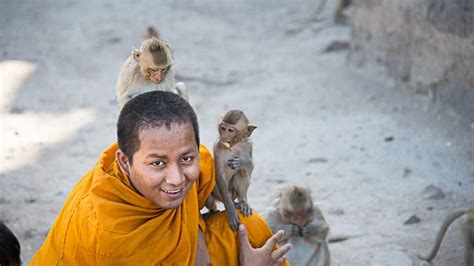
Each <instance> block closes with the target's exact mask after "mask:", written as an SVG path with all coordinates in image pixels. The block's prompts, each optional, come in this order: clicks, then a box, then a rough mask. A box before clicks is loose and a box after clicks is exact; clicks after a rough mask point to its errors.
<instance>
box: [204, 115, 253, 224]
mask: <svg viewBox="0 0 474 266" xmlns="http://www.w3.org/2000/svg"><path fill="white" fill-rule="evenodd" d="M256 128H257V126H255V125H253V124H249V120H248V119H247V117H246V116H245V114H244V113H243V112H242V111H239V110H230V111H227V112H226V113H225V114H224V115H223V116H222V117H221V120H220V122H219V124H218V130H219V137H218V139H217V141H216V143H215V144H214V163H215V168H216V187H215V188H214V190H213V192H212V194H211V196H209V199H208V200H207V203H206V207H207V208H208V209H209V210H210V211H211V212H214V211H216V210H217V206H216V202H215V200H216V199H217V200H219V201H221V202H222V203H224V206H225V209H226V211H227V219H228V221H229V225H230V227H232V228H233V229H234V230H237V227H238V226H239V217H238V216H237V211H236V210H235V208H239V209H240V211H241V212H242V214H243V215H244V216H249V215H251V214H252V208H250V206H249V205H248V203H247V202H248V201H247V190H248V188H249V185H250V176H251V175H252V171H253V159H252V141H251V139H250V135H252V132H253V131H254V130H255V129H256ZM235 199H237V200H238V202H237V203H234V200H235Z"/></svg>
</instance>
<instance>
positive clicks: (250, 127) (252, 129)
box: [246, 124, 257, 137]
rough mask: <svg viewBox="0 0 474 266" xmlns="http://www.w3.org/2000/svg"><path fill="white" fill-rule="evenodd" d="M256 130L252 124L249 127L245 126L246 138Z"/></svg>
mask: <svg viewBox="0 0 474 266" xmlns="http://www.w3.org/2000/svg"><path fill="white" fill-rule="evenodd" d="M256 128H257V126H256V125H254V124H249V125H248V126H247V134H246V135H247V137H250V135H252V132H253V131H254V130H255V129H256Z"/></svg>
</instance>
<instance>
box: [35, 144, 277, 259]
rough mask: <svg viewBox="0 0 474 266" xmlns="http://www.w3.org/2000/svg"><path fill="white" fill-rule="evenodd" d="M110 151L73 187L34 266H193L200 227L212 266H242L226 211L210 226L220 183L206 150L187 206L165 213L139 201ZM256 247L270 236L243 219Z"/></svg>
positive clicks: (257, 220) (255, 221) (258, 222)
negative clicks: (209, 205) (209, 207)
mask: <svg viewBox="0 0 474 266" xmlns="http://www.w3.org/2000/svg"><path fill="white" fill-rule="evenodd" d="M117 149H118V145H117V144H116V143H115V144H113V145H112V146H110V147H109V148H108V149H107V150H106V151H105V152H104V153H103V154H102V156H101V157H100V159H99V161H98V163H97V164H96V166H95V167H94V168H93V169H92V170H90V171H89V172H88V173H87V174H86V175H85V176H84V177H83V178H82V179H81V180H80V181H79V182H78V184H77V185H76V186H75V187H74V188H73V190H72V192H71V193H70V195H69V197H68V199H67V200H66V203H65V204H64V207H63V209H62V210H61V212H60V213H59V215H58V217H57V218H56V221H55V222H54V224H53V226H52V228H51V230H50V231H49V234H48V236H47V238H46V240H45V242H44V243H43V245H42V246H41V248H40V249H39V250H38V252H37V253H36V254H35V256H34V257H33V258H32V260H31V262H30V265H194V259H195V256H196V249H197V237H198V228H199V227H201V229H202V230H203V232H204V234H205V238H206V245H207V247H208V250H209V255H210V257H211V260H212V264H213V265H238V253H237V250H238V249H237V247H238V246H237V235H236V232H235V231H233V230H231V229H230V227H229V226H227V218H226V215H225V212H222V213H218V214H216V215H213V216H211V217H210V218H209V219H208V220H207V221H204V220H203V219H202V217H201V214H200V212H199V211H200V209H201V208H203V207H204V204H205V202H206V199H207V198H208V196H209V194H210V193H211V191H212V189H213V188H214V185H215V173H214V162H213V159H212V156H211V155H210V153H209V151H208V150H207V149H206V147H204V146H203V145H201V146H200V175H199V178H198V180H197V181H196V182H195V184H194V185H193V186H192V188H191V189H190V191H189V193H188V195H187V196H186V198H185V199H184V201H183V203H182V204H181V205H180V206H179V207H178V208H176V209H162V208H160V207H159V206H156V205H154V204H153V203H152V202H150V201H149V200H147V199H146V198H144V197H143V196H142V195H140V194H139V193H138V192H137V191H136V190H135V189H134V187H133V186H132V184H131V183H130V180H129V178H128V177H127V176H126V175H124V174H123V173H122V171H121V170H120V168H119V166H118V165H117V163H116V160H115V152H116V151H117ZM240 218H241V221H242V222H243V223H244V224H245V225H246V226H247V230H248V232H249V239H250V242H251V244H252V246H254V247H260V246H262V245H263V244H264V243H265V241H266V240H267V239H268V238H269V237H270V236H271V231H270V229H269V227H268V226H267V225H266V223H265V222H264V220H263V219H262V218H261V217H260V216H258V215H257V214H254V215H252V216H250V217H245V218H244V217H242V216H240Z"/></svg>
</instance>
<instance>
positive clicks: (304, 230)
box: [264, 185, 331, 266]
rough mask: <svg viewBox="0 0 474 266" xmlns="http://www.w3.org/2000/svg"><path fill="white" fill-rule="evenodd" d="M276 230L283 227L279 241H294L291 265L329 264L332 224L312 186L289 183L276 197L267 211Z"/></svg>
mask: <svg viewBox="0 0 474 266" xmlns="http://www.w3.org/2000/svg"><path fill="white" fill-rule="evenodd" d="M264 218H265V219H266V221H267V223H268V225H269V226H270V228H271V229H272V231H273V232H276V231H278V230H281V229H283V230H284V231H285V235H284V237H283V239H282V240H281V242H280V243H278V244H279V245H282V244H286V243H291V244H292V245H293V248H292V250H291V251H290V252H289V253H288V261H289V262H290V263H291V264H292V265H317V266H329V265H330V264H331V255H330V252H329V247H328V241H327V236H328V234H329V225H328V223H327V222H326V219H325V218H324V216H323V214H322V212H321V210H320V209H319V208H318V207H317V206H316V204H315V203H314V202H313V200H312V198H311V190H310V189H309V188H305V187H300V186H295V185H292V186H286V187H284V188H282V189H281V190H280V191H278V193H277V194H276V195H275V197H274V198H273V200H272V202H271V203H270V205H269V207H268V208H267V209H266V211H265V213H264Z"/></svg>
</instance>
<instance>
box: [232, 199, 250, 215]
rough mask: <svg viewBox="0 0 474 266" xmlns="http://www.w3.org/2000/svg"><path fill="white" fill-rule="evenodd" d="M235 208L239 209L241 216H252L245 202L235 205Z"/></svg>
mask: <svg viewBox="0 0 474 266" xmlns="http://www.w3.org/2000/svg"><path fill="white" fill-rule="evenodd" d="M236 208H239V209H240V212H242V214H243V215H244V216H250V215H252V208H251V207H250V205H249V204H248V203H247V202H245V201H241V202H239V203H236Z"/></svg>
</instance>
